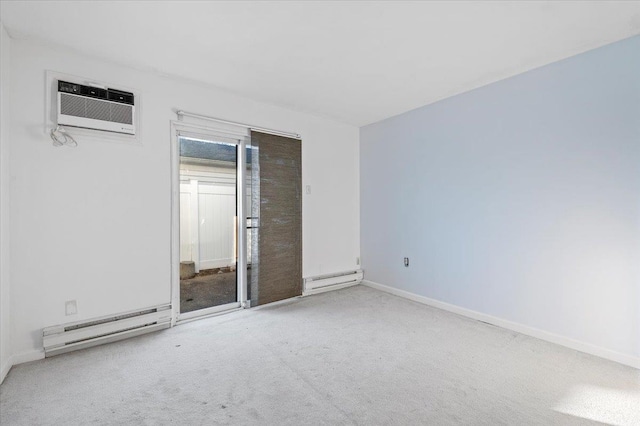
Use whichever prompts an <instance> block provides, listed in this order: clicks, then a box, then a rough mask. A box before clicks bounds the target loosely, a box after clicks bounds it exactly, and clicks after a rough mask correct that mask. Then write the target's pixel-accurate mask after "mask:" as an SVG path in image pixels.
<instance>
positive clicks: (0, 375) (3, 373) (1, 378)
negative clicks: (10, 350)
mask: <svg viewBox="0 0 640 426" xmlns="http://www.w3.org/2000/svg"><path fill="white" fill-rule="evenodd" d="M11 358H12V357H9V359H8V360H7V362H5V363H4V365H3V366H2V369H1V370H0V384H2V382H4V378H5V377H7V374H9V370H11V367H13V363H12V359H11Z"/></svg>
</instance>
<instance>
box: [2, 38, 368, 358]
mask: <svg viewBox="0 0 640 426" xmlns="http://www.w3.org/2000/svg"><path fill="white" fill-rule="evenodd" d="M212 58H213V57H212ZM212 60H213V59H212ZM11 70H12V73H13V76H14V78H13V80H12V87H11V89H12V90H11V98H10V101H11V106H12V117H11V133H12V139H11V149H12V156H11V166H12V170H13V171H14V177H15V181H13V182H12V190H13V194H14V195H15V197H14V199H12V205H11V220H12V232H13V233H12V244H11V255H12V298H11V307H12V313H13V314H12V320H13V332H14V334H13V335H14V340H13V353H15V354H17V355H18V356H17V360H18V361H22V360H26V359H30V358H32V357H36V356H39V354H38V352H34V351H39V350H40V348H41V346H42V341H41V330H42V328H43V327H45V326H49V325H54V324H58V323H64V322H67V321H72V320H79V319H85V318H91V317H96V316H100V315H108V314H111V313H115V312H121V311H127V310H131V309H137V308H140V307H144V306H149V305H155V304H158V303H166V302H169V301H170V287H171V286H170V264H169V263H170V224H171V221H170V208H171V205H170V187H171V181H170V124H169V123H170V120H175V119H176V116H175V114H174V112H173V111H174V110H175V109H184V110H187V111H193V112H197V113H200V114H206V115H211V116H216V117H222V118H225V119H229V120H236V121H240V122H245V123H251V124H255V125H259V126H264V127H269V128H275V129H282V130H290V131H296V132H298V133H299V134H301V135H302V140H303V142H302V173H303V175H302V179H303V185H311V186H312V194H311V195H308V196H307V195H305V197H304V198H303V274H304V275H305V276H307V275H314V274H318V273H319V272H320V271H323V272H331V271H341V270H345V269H350V268H354V267H355V261H356V257H357V256H358V255H359V252H358V250H359V210H358V209H359V198H358V197H359V193H358V137H359V133H358V129H357V128H354V127H351V126H347V125H343V124H340V123H336V122H334V121H330V120H327V119H323V118H319V117H315V116H311V115H306V114H303V113H298V112H296V111H291V110H287V109H283V108H278V107H275V106H270V105H266V104H263V103H259V102H255V101H252V100H248V99H245V98H241V97H237V96H234V95H231V94H229V93H226V92H223V91H220V90H216V89H213V88H207V87H203V86H198V85H194V84H191V83H188V82H185V81H179V80H176V79H170V78H165V77H161V76H158V75H155V74H152V73H149V72H142V71H138V70H132V69H129V68H125V67H121V66H117V65H112V64H109V63H103V62H101V61H98V60H95V59H93V58H89V57H84V56H80V55H77V54H75V53H71V52H68V51H64V50H53V49H52V48H49V47H44V46H40V45H35V44H32V43H30V42H25V41H17V40H15V41H14V43H13V44H12V50H11ZM45 70H53V71H56V72H61V73H67V74H73V75H78V76H81V77H86V78H89V79H95V80H98V81H105V82H110V83H112V84H114V85H120V86H125V87H131V88H134V89H136V90H139V91H140V94H141V100H142V110H141V124H142V134H141V136H142V143H141V145H131V144H127V143H117V142H114V141H110V140H104V141H86V140H83V139H82V138H78V139H79V140H78V143H79V146H78V147H77V148H75V149H73V148H67V147H62V148H54V147H53V146H52V145H51V141H50V140H49V137H48V136H47V135H45V134H44V133H43V128H42V127H43V120H44V108H45V88H44V81H45ZM140 165H143V167H142V168H141V167H140ZM72 299H75V300H77V301H78V309H79V313H78V315H76V316H65V315H64V303H65V301H66V300H72Z"/></svg>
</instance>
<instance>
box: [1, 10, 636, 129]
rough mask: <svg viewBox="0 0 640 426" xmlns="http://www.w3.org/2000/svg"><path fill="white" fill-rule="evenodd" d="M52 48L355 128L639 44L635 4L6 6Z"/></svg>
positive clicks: (14, 23)
mask: <svg viewBox="0 0 640 426" xmlns="http://www.w3.org/2000/svg"><path fill="white" fill-rule="evenodd" d="M0 12H1V17H2V22H3V23H4V25H5V27H6V28H7V31H8V32H9V34H10V35H11V36H12V37H14V38H25V39H31V40H36V41H46V42H47V43H52V44H56V45H61V46H66V47H68V48H72V49H75V50H78V51H80V52H84V53H88V54H90V55H92V56H99V57H101V58H104V59H106V60H109V61H114V62H118V63H121V64H126V65H129V66H133V67H136V68H142V69H147V70H153V71H156V72H160V73H163V74H169V75H173V76H179V77H183V78H187V79H191V80H195V81H199V82H202V83H206V84H208V85H213V86H216V87H219V88H223V89H227V90H229V91H232V92H235V93H238V94H241V95H244V96H247V97H250V98H253V99H257V100H261V101H266V102H269V103H273V104H277V105H282V106H286V107H289V108H294V109H297V110H301V111H305V112H311V113H314V114H318V115H323V116H327V117H332V118H334V119H337V120H339V121H342V122H345V123H349V124H353V125H356V126H362V125H365V124H369V123H372V122H375V121H378V120H381V119H384V118H387V117H390V116H393V115H397V114H400V113H402V112H405V111H408V110H411V109H414V108H417V107H420V106H422V105H425V104H428V103H432V102H435V101H437V100H439V99H443V98H445V97H448V96H452V95H455V94H458V93H461V92H464V91H467V90H470V89H473V88H476V87H479V86H482V85H485V84H488V83H491V82H494V81H497V80H500V79H503V78H505V77H508V76H511V75H515V74H518V73H521V72H524V71H527V70H530V69H532V68H535V67H539V66H541V65H544V64H547V63H550V62H554V61H557V60H559V59H563V58H566V57H568V56H572V55H575V54H577V53H580V52H583V51H586V50H589V49H592V48H595V47H598V46H601V45H604V44H607V43H611V42H614V41H617V40H620V39H623V38H626V37H630V36H632V35H636V34H640V2H638V1H634V2H630V1H627V2H596V1H584V2H503V1H499V2H479V1H473V2H313V3H312V2H188V1H176V2H170V1H156V2H151V1H140V2H132V1H130V2H120V1H104V2H74V1H71V2H56V1H44V2H36V1H22V2H17V1H16V2H2V5H1V10H0Z"/></svg>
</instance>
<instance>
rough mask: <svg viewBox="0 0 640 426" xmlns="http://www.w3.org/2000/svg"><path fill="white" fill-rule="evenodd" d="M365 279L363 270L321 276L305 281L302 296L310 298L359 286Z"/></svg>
mask: <svg viewBox="0 0 640 426" xmlns="http://www.w3.org/2000/svg"><path fill="white" fill-rule="evenodd" d="M363 277H364V273H363V272H362V270H361V269H358V270H356V271H347V272H340V273H337V274H330V275H319V276H316V277H309V278H305V279H304V290H303V292H302V294H303V295H304V296H308V295H310V294H316V293H322V292H324V291H329V290H337V289H339V288H344V287H349V286H352V285H356V284H359V283H360V282H361V281H362V279H363Z"/></svg>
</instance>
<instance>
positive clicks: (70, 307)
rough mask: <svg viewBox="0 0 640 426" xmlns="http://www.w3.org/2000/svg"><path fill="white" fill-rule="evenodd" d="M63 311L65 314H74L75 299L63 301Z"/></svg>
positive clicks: (75, 312) (76, 306)
mask: <svg viewBox="0 0 640 426" xmlns="http://www.w3.org/2000/svg"><path fill="white" fill-rule="evenodd" d="M64 312H65V314H66V315H75V314H77V313H78V303H77V302H76V301H75V300H68V301H67V302H65V303H64Z"/></svg>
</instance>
